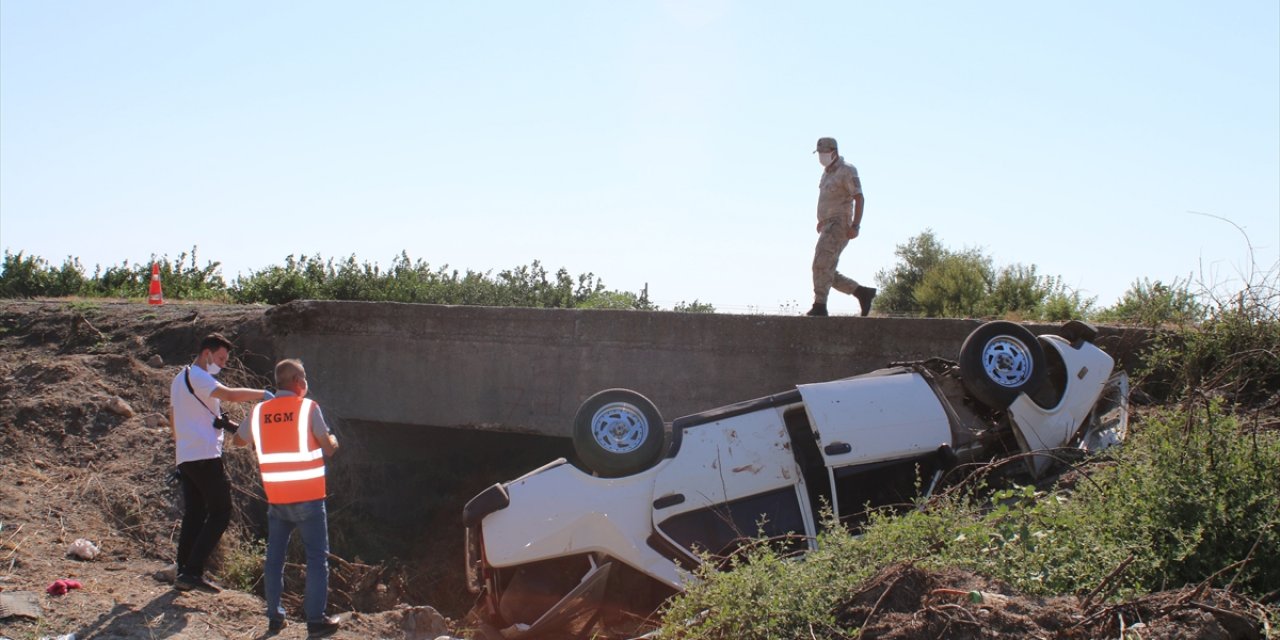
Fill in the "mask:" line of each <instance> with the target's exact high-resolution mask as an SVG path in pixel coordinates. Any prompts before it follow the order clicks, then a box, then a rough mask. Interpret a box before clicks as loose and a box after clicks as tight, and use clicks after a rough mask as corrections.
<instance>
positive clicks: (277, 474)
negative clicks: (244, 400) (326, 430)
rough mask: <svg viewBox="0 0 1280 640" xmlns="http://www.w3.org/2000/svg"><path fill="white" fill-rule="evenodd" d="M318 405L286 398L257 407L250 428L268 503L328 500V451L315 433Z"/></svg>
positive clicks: (295, 397) (294, 398)
mask: <svg viewBox="0 0 1280 640" xmlns="http://www.w3.org/2000/svg"><path fill="white" fill-rule="evenodd" d="M314 404H315V403H314V402H312V401H310V400H307V399H305V398H299V397H297V396H285V397H282V398H273V399H271V400H268V401H266V402H260V403H258V404H257V405H256V406H254V408H253V414H252V417H251V418H250V421H249V427H250V429H252V433H253V447H254V449H255V450H256V451H257V453H258V470H259V471H260V472H261V473H262V488H263V489H264V490H265V491H266V493H267V502H268V503H271V504H293V503H295V502H308V501H311V500H321V499H323V498H324V497H325V488H324V451H323V450H322V449H321V448H320V443H319V441H317V440H316V437H315V435H314V434H312V433H311V407H312V405H314Z"/></svg>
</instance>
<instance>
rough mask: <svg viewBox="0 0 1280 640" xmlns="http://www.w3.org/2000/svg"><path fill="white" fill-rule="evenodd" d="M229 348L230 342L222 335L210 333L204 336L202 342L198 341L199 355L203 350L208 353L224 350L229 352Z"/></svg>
mask: <svg viewBox="0 0 1280 640" xmlns="http://www.w3.org/2000/svg"><path fill="white" fill-rule="evenodd" d="M231 347H232V344H231V341H230V340H228V339H227V337H226V336H224V335H222V334H221V333H211V334H209V335H207V336H205V337H204V340H201V341H200V352H201V353H203V352H204V350H205V349H208V350H210V351H217V350H218V349H226V350H227V351H230V350H231Z"/></svg>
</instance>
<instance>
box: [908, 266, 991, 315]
mask: <svg viewBox="0 0 1280 640" xmlns="http://www.w3.org/2000/svg"><path fill="white" fill-rule="evenodd" d="M991 280H992V276H991V260H990V259H989V258H986V257H984V256H983V255H982V254H980V253H978V252H977V251H966V252H963V253H953V254H949V255H947V256H945V257H943V258H942V259H941V260H940V261H939V262H938V263H937V264H936V265H934V266H933V268H931V269H929V270H928V271H926V272H925V273H924V276H923V277H922V278H921V280H920V284H919V285H917V286H916V288H915V291H914V292H913V295H914V296H915V299H916V305H917V307H918V308H919V309H920V312H921V313H923V314H924V315H925V316H928V317H931V318H971V317H974V316H978V315H981V314H982V311H983V309H984V307H985V304H984V303H985V300H986V297H987V291H988V289H989V287H990V283H991Z"/></svg>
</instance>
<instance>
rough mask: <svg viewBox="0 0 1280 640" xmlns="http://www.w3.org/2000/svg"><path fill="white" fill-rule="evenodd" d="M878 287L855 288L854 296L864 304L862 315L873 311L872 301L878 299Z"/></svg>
mask: <svg viewBox="0 0 1280 640" xmlns="http://www.w3.org/2000/svg"><path fill="white" fill-rule="evenodd" d="M876 293H877V289H875V288H874V287H858V288H857V289H854V290H853V297H855V298H857V299H858V304H860V305H862V315H864V316H865V315H867V314H868V313H871V301H872V300H875V299H876Z"/></svg>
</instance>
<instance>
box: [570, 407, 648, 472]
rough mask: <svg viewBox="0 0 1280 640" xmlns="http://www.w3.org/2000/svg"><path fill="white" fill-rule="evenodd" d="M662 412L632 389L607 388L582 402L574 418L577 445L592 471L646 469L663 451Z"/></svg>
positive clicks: (574, 442) (577, 450)
mask: <svg viewBox="0 0 1280 640" xmlns="http://www.w3.org/2000/svg"><path fill="white" fill-rule="evenodd" d="M665 439H666V434H665V433H664V431H663V424H662V414H660V413H658V408H657V407H656V406H654V404H653V403H652V402H650V401H649V399H648V398H646V397H644V396H642V395H640V394H638V393H636V392H634V391H630V390H628V389H606V390H604V391H601V392H599V393H597V394H595V395H593V396H591V397H590V398H587V400H586V402H583V403H582V406H581V407H579V408H578V414H577V416H575V417H574V419H573V448H574V451H576V452H577V454H578V459H579V460H581V462H582V464H583V465H585V466H586V467H587V469H588V470H589V471H592V472H594V473H597V474H599V475H601V476H604V477H607V478H617V477H621V476H626V475H631V474H633V473H638V472H640V471H644V470H645V469H648V468H649V467H650V466H652V465H653V464H654V463H655V462H657V461H658V458H659V457H660V456H661V455H662V448H663V443H664V441H665Z"/></svg>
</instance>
